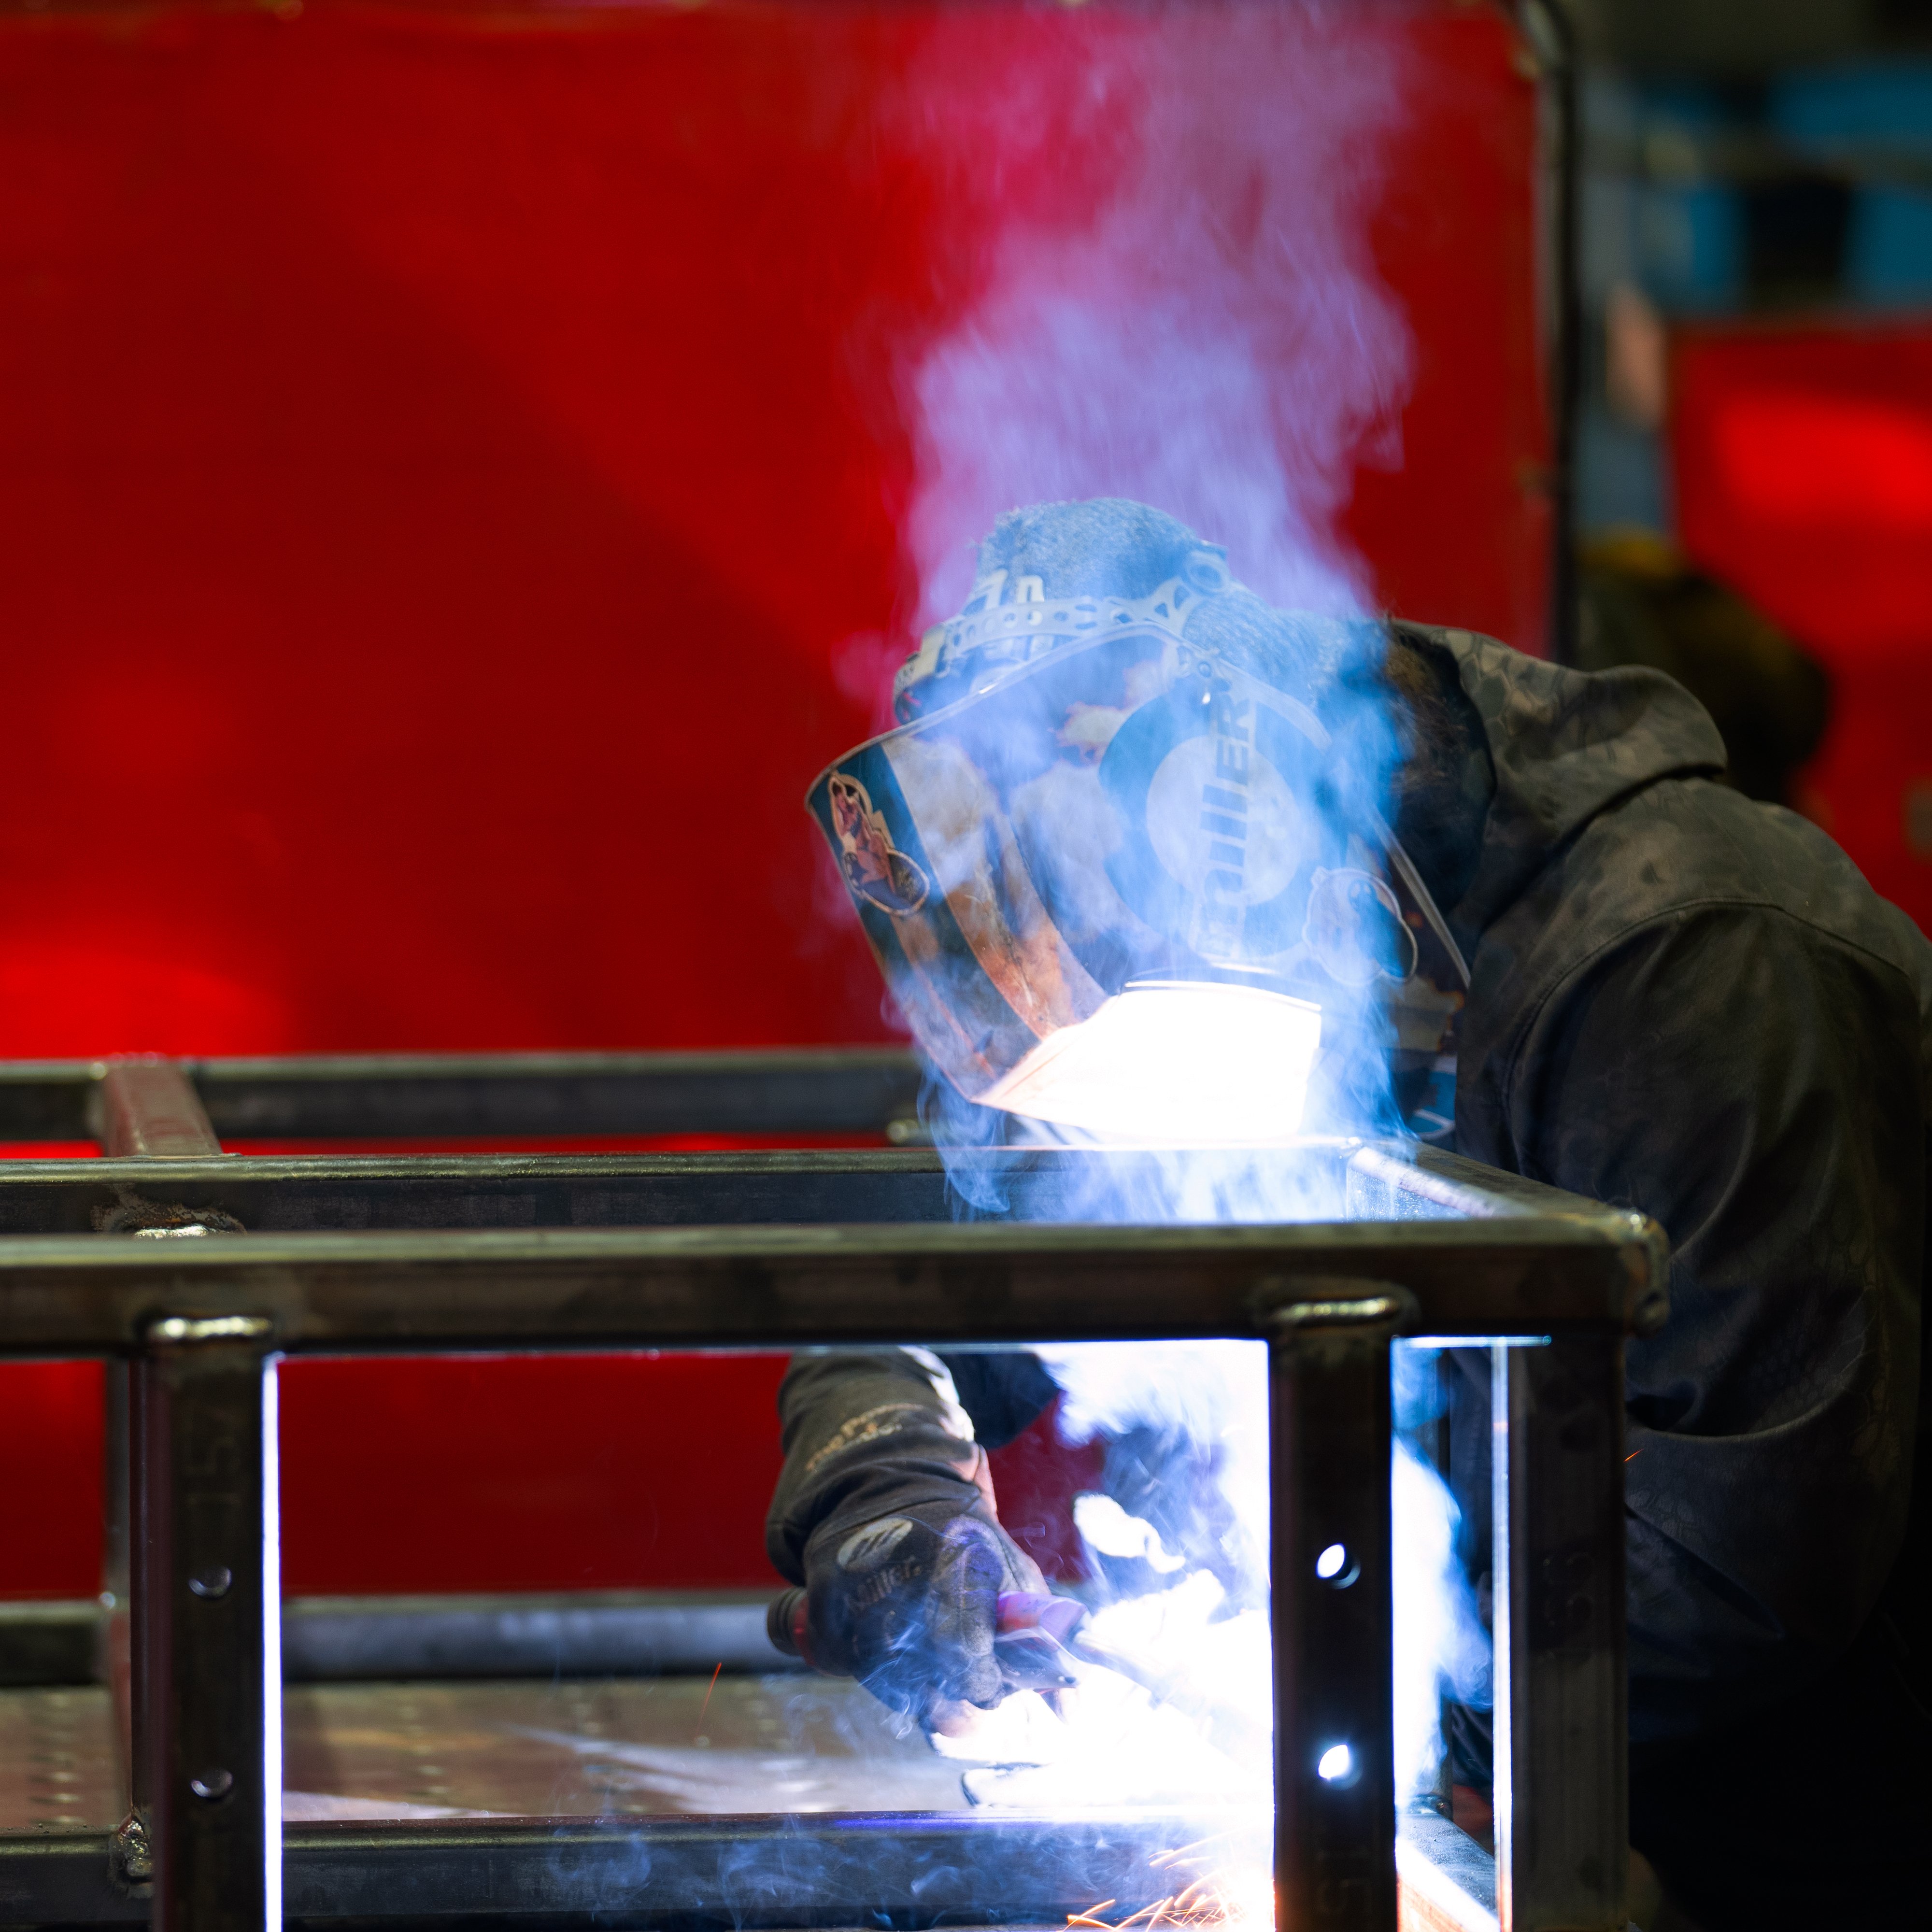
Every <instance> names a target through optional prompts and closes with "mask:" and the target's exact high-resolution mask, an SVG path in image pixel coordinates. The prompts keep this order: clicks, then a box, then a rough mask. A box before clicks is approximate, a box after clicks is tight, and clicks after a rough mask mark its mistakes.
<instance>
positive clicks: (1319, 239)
mask: <svg viewBox="0 0 1932 1932" xmlns="http://www.w3.org/2000/svg"><path fill="white" fill-rule="evenodd" d="M1080 28H1081V31H1082V49H1081V51H1082V58H1081V60H1080V62H1079V67H1078V68H1077V70H1068V71H1064V80H1063V84H1062V92H1061V95H1060V97H1059V98H1043V93H1042V89H1041V87H1040V84H1039V83H1038V82H1037V81H1036V82H1035V83H1034V84H1033V85H1031V86H1028V85H1020V86H999V87H996V88H990V89H984V90H983V91H981V92H977V93H976V94H974V95H973V96H972V97H971V98H969V99H967V100H965V101H962V100H961V99H960V98H959V86H958V79H957V77H958V76H959V74H961V73H962V71H966V72H970V71H971V65H972V64H971V61H970V59H968V58H963V57H962V55H963V50H962V49H961V48H960V47H959V46H958V45H956V43H957V42H958V41H959V40H960V39H961V37H962V36H969V35H971V34H972V32H973V31H974V23H973V20H972V17H971V15H967V16H964V17H956V18H955V19H954V20H951V21H950V22H949V23H947V25H946V26H944V28H942V30H941V31H940V32H939V33H938V34H936V35H935V38H934V40H933V41H932V43H931V44H930V46H929V50H928V54H927V56H926V62H925V63H924V65H922V68H919V69H917V70H916V71H914V73H913V74H912V75H911V76H910V86H909V87H908V90H907V93H908V100H909V101H910V102H912V103H915V104H918V105H919V111H920V112H922V113H931V111H932V110H931V108H930V106H929V104H930V103H931V102H932V101H935V100H950V101H953V102H954V103H955V104H956V107H957V108H958V110H959V112H961V113H964V114H965V115H967V116H968V118H970V119H971V122H972V124H973V126H972V133H971V141H970V143H969V146H970V150H971V152H972V153H973V154H974V157H975V159H976V160H977V161H978V162H980V163H990V164H991V166H992V168H993V169H995V171H998V169H1001V166H1002V165H1003V164H1012V165H1013V166H1015V167H1016V169H1017V168H1018V167H1019V166H1023V165H1024V164H1025V160H1027V158H1028V157H1029V156H1031V154H1033V153H1034V151H1035V149H1036V146H1037V144H1042V145H1043V144H1047V143H1051V142H1055V141H1061V142H1066V141H1072V142H1076V143H1077V142H1080V141H1081V140H1082V139H1083V137H1089V138H1091V130H1093V129H1094V127H1096V126H1097V125H1100V126H1106V127H1117V128H1118V129H1121V130H1125V132H1124V134H1123V136H1122V137H1121V139H1120V140H1119V142H1118V145H1117V146H1116V147H1115V148H1114V149H1113V150H1112V152H1111V153H1110V154H1109V162H1110V163H1111V166H1110V167H1109V175H1110V180H1109V187H1108V188H1107V190H1106V192H1105V193H1103V195H1102V196H1100V198H1099V202H1098V205H1097V206H1094V207H1091V208H1088V207H1082V208H1073V209H1069V208H1065V207H1064V206H1062V205H1058V204H1056V205H1055V206H1054V207H1053V208H1050V209H1047V210H1043V211H1037V212H1035V213H1034V214H1031V215H1030V216H1029V215H1028V214H1022V215H1020V216H1019V217H1017V218H1015V219H1012V220H1007V221H1005V222H1004V223H1002V224H1001V227H1000V229H999V232H998V239H997V240H996V241H995V242H994V244H993V245H992V248H991V251H990V254H989V258H988V260H986V263H985V264H984V266H983V271H982V278H981V281H980V290H979V293H978V295H977V299H976V300H975V301H974V302H973V303H972V304H971V306H970V307H969V308H968V311H967V312H966V313H965V315H964V316H963V317H962V319H961V320H959V322H958V323H956V325H955V326H953V327H952V328H951V329H950V330H948V331H947V332H946V333H945V334H944V335H943V336H942V337H941V339H940V340H938V341H936V342H934V343H932V344H928V345H926V347H924V349H923V350H922V352H921V353H919V355H917V356H916V357H914V358H913V359H911V360H910V362H909V364H908V366H907V368H906V369H905V371H904V375H903V378H902V381H903V386H904V391H905V400H906V404H907V419H908V421H909V422H910V425H911V427H912V428H913V434H914V437H915V440H916V452H917V457H918V478H917V484H916V492H915V495H914V497H913V502H912V505H911V511H910V517H909V520H908V525H907V536H908V539H909V541H910V547H911V550H912V555H913V562H914V565H915V566H916V569H917V571H918V581H919V597H920V605H921V619H922V622H924V623H931V622H935V621H937V620H938V619H941V618H943V617H944V616H947V615H948V614H950V612H952V611H953V610H956V609H958V608H959V605H960V604H961V603H962V601H963V600H964V598H965V594H966V592H967V591H968V588H969V587H970V586H971V582H972V558H971V546H972V544H974V542H975V541H977V539H978V538H980V536H982V535H983V534H984V533H985V532H986V530H987V529H989V528H990V527H991V526H992V523H993V520H994V519H995V517H997V516H998V514H1000V513H1001V511H1004V510H1007V509H1010V508H1013V506H1014V505H1016V504H1021V503H1031V502H1055V501H1061V500H1067V499H1076V498H1082V497H1088V496H1130V497H1133V498H1136V499H1139V500H1140V501H1142V502H1148V503H1153V504H1156V505H1159V506H1160V508H1163V509H1164V510H1166V511H1169V512H1170V513H1171V514H1173V515H1175V516H1176V517H1179V518H1180V519H1181V520H1182V521H1183V522H1184V523H1188V524H1189V525H1190V526H1192V527H1193V528H1194V529H1197V530H1199V531H1200V532H1202V533H1203V534H1204V535H1208V536H1209V537H1211V538H1212V539H1213V540H1214V541H1217V542H1218V543H1220V544H1224V545H1226V547H1227V549H1228V551H1229V556H1230V557H1231V558H1232V559H1234V560H1235V562H1236V565H1237V568H1238V571H1239V574H1241V577H1242V579H1243V580H1244V582H1246V583H1248V584H1249V585H1250V586H1251V587H1252V588H1253V589H1254V590H1256V592H1258V593H1259V595H1262V597H1264V598H1266V599H1267V600H1268V601H1269V602H1271V603H1272V604H1277V605H1279V606H1281V607H1285V608H1291V609H1301V610H1315V611H1322V612H1327V613H1344V614H1360V613H1361V612H1362V611H1363V610H1364V608H1365V607H1366V605H1367V601H1368V600H1369V595H1370V592H1369V580H1368V577H1367V571H1365V570H1364V568H1363V566H1362V565H1361V562H1360V560H1359V559H1358V558H1356V557H1355V556H1354V555H1353V554H1352V553H1351V551H1350V550H1349V547H1348V546H1347V544H1346V541H1344V540H1343V538H1342V537H1341V536H1340V534H1339V532H1337V529H1336V527H1335V519H1336V517H1337V513H1338V512H1339V511H1340V510H1341V509H1342V508H1343V507H1344V506H1345V505H1346V503H1347V502H1348V499H1349V494H1350V492H1351V489H1352V481H1353V474H1354V470H1355V466H1356V464H1357V463H1358V462H1361V461H1363V460H1367V461H1370V462H1372V463H1376V464H1377V465H1379V466H1391V467H1392V466H1395V465H1396V464H1397V463H1399V461H1400V431H1399V425H1398V412H1399V410H1400V406H1401V404H1402V402H1403V399H1404V398H1405V396H1406V392H1407V389H1408V385H1409V368H1410V341H1409V332H1408V328H1407V325H1406V323H1405V321H1404V320H1403V316H1402V314H1401V312H1400V308H1399V307H1398V306H1397V303H1396V302H1395V301H1394V299H1393V298H1392V297H1391V296H1390V294H1389V293H1388V291H1387V290H1386V289H1385V288H1384V287H1383V286H1382V282H1381V280H1380V278H1379V275H1378V274H1377V272H1376V268H1375V266H1374V263H1373V260H1372V258H1371V257H1370V251H1369V247H1368V241H1367V223H1368V217H1369V214H1370V211H1371V208H1372V207H1373V201H1374V198H1375V196H1376V193H1377V190H1378V187H1379V170H1380V166H1381V155H1382V151H1383V148H1384V145H1385V137H1386V136H1387V134H1388V131H1389V130H1391V128H1392V127H1394V124H1395V123H1396V121H1397V117H1398V115H1399V114H1400V110H1401V105H1402V92H1403V74H1402V66H1401V63H1402V51H1401V46H1400V38H1399V36H1398V35H1397V33H1396V32H1394V31H1392V23H1391V20H1390V19H1389V18H1388V17H1387V16H1386V15H1385V13H1382V10H1379V9H1376V8H1370V7H1359V6H1337V5H1319V4H1318V5H1310V4H1301V5H1294V4H1286V5H1271V6H1242V5H1230V6H1214V5H1208V6H1200V7H1197V6H1190V7H1187V8H1185V9H1169V10H1133V11H1127V10H1119V11H1112V12H1110V13H1107V14H1106V15H1102V14H1100V13H1099V11H1098V10H1096V12H1095V13H1094V14H1092V15H1090V16H1088V17H1086V18H1085V19H1084V20H1082V23H1080Z"/></svg>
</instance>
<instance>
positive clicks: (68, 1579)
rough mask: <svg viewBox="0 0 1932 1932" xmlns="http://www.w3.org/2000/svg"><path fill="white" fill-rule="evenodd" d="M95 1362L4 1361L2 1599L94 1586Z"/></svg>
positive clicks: (65, 1593)
mask: <svg viewBox="0 0 1932 1932" xmlns="http://www.w3.org/2000/svg"><path fill="white" fill-rule="evenodd" d="M102 1455H103V1443H102V1438H101V1364H99V1363H98V1362H34V1363H12V1362H9V1363H0V1597H91V1596H92V1595H93V1594H94V1593H95V1591H97V1590H98V1589H100V1587H101V1475H102Z"/></svg>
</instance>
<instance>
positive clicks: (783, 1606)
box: [765, 1590, 815, 1668]
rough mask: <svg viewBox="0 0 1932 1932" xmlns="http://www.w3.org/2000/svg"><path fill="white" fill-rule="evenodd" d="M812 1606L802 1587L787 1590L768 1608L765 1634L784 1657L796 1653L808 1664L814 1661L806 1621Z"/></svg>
mask: <svg viewBox="0 0 1932 1932" xmlns="http://www.w3.org/2000/svg"><path fill="white" fill-rule="evenodd" d="M810 1610H811V1605H810V1604H809V1603H808V1602H807V1601H806V1599H805V1592H803V1591H802V1590H787V1591H786V1592H784V1594H783V1595H781V1596H779V1597H778V1598H775V1600H774V1601H773V1602H772V1607H771V1608H770V1609H769V1610H766V1613H765V1634H766V1636H767V1637H769V1638H770V1639H771V1640H772V1649H774V1650H775V1651H776V1652H778V1655H780V1656H781V1657H796V1658H798V1659H799V1660H800V1661H801V1662H802V1663H805V1664H811V1646H809V1644H808V1643H807V1642H806V1640H805V1622H806V1619H807V1617H808V1614H809V1613H810ZM814 1668H815V1667H814Z"/></svg>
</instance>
